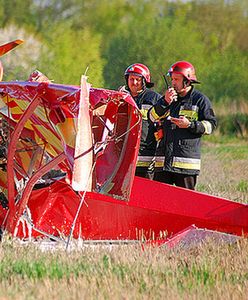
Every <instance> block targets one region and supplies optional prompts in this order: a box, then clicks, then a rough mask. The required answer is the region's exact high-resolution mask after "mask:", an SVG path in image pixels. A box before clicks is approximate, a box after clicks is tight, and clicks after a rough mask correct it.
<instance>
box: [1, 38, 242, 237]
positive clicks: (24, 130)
mask: <svg viewBox="0 0 248 300" xmlns="http://www.w3.org/2000/svg"><path fill="white" fill-rule="evenodd" d="M11 43H12V44H11ZM11 43H8V44H6V45H8V47H7V46H6V45H3V46H1V47H0V55H3V54H5V53H6V52H8V51H9V50H11V49H12V48H14V47H15V46H17V45H19V44H21V41H19V40H18V41H14V42H11ZM6 47H7V48H6ZM1 70H2V68H1ZM42 76H43V77H42ZM39 79H40V80H39ZM0 116H1V127H0V133H1V137H0V203H1V205H0V224H1V228H2V230H6V231H7V232H9V233H10V234H12V235H13V236H17V237H19V238H28V237H30V236H32V237H44V236H49V237H61V236H64V237H65V236H70V235H71V236H72V237H73V238H79V237H80V238H82V239H84V240H140V239H145V240H150V239H151V240H165V239H166V238H167V239H168V238H171V237H173V238H175V237H176V236H177V234H179V233H180V234H181V233H182V231H184V230H187V232H188V228H190V226H192V225H194V226H196V227H197V228H201V229H204V230H211V231H214V232H221V233H227V234H231V235H238V236H242V235H247V233H248V207H247V205H245V204H241V203H236V202H233V201H229V200H227V199H222V198H219V197H214V196H210V195H207V194H203V193H199V192H195V191H190V190H186V189H183V188H178V187H174V186H169V185H166V184H162V183H159V182H155V181H151V180H148V179H144V178H139V177H136V176H135V166H136V161H137V155H138V148H139V142H140V133H141V115H140V112H139V110H138V108H137V106H136V104H135V102H134V100H133V99H132V97H131V96H130V95H129V94H127V93H125V92H119V91H113V90H107V89H99V88H93V87H91V86H90V85H89V84H88V83H87V78H86V77H85V76H82V79H81V85H80V86H69V85H63V84H54V83H52V82H50V81H49V80H48V79H47V78H46V77H44V75H43V74H41V73H39V72H36V73H34V74H33V76H31V77H30V79H29V80H27V81H14V82H3V81H1V82H0ZM194 228H195V227H194ZM194 230H195V229H194ZM174 240H175V239H174Z"/></svg>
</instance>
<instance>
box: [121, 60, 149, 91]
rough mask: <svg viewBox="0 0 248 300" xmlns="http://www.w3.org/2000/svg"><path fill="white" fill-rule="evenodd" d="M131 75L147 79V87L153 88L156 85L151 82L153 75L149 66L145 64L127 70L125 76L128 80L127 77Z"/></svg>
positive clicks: (135, 65) (133, 65)
mask: <svg viewBox="0 0 248 300" xmlns="http://www.w3.org/2000/svg"><path fill="white" fill-rule="evenodd" d="M130 74H134V75H136V76H142V77H143V78H144V79H145V84H146V87H148V88H151V87H153V86H154V83H152V82H151V75H150V71H149V69H148V68H147V66H145V65H143V64H132V65H131V66H129V67H128V68H127V69H126V71H125V74H124V75H125V77H126V78H127V76H129V75H130Z"/></svg>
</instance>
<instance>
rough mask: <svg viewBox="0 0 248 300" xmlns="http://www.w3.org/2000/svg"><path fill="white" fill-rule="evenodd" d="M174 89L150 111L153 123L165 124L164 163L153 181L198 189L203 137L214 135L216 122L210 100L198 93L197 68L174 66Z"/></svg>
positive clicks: (170, 72) (186, 64) (171, 69)
mask: <svg viewBox="0 0 248 300" xmlns="http://www.w3.org/2000/svg"><path fill="white" fill-rule="evenodd" d="M167 75H168V76H170V78H171V87H169V88H168V89H167V91H166V93H165V96H164V97H163V98H161V99H160V100H159V101H158V103H157V104H155V105H154V106H153V108H152V109H151V110H150V111H149V119H150V120H151V122H156V121H157V120H162V121H163V139H162V141H161V149H160V151H161V150H163V153H164V156H165V161H164V167H163V170H162V171H161V172H156V173H155V176H154V180H157V181H160V182H164V183H168V184H175V185H176V186H180V187H184V188H188V189H192V190H194V189H195V185H196V181H197V176H198V175H199V173H200V165H201V154H200V143H201V137H202V136H203V135H208V134H211V133H212V132H213V130H214V129H215V128H216V126H217V120H216V117H215V114H214V111H213V109H212V105H211V102H210V100H209V99H208V97H206V96H205V95H204V94H203V93H201V92H200V91H198V90H196V89H195V87H194V84H199V83H200V82H199V81H198V80H197V78H196V74H195V68H194V66H193V65H192V64H191V63H189V62H187V61H178V62H176V63H174V64H173V65H172V66H171V67H170V69H169V71H168V74H167Z"/></svg>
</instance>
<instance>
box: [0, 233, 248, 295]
mask: <svg viewBox="0 0 248 300" xmlns="http://www.w3.org/2000/svg"><path fill="white" fill-rule="evenodd" d="M4 244H5V243H3V244H2V246H1V249H0V250H1V268H0V297H2V298H5V299H46V298H47V299H245V298H244V297H245V295H246V292H247V288H248V271H247V270H248V259H247V251H248V241H247V240H246V239H241V240H240V241H237V242H236V243H234V244H222V243H216V242H214V241H213V240H211V239H209V240H207V241H205V242H203V243H202V244H200V245H198V246H197V247H191V248H188V249H184V248H181V249H180V248H178V249H177V248H175V249H173V250H168V249H166V248H164V247H161V248H150V247H147V248H145V249H144V250H142V248H141V246H140V245H139V244H138V245H129V246H127V247H126V246H124V247H123V246H116V248H114V249H113V248H112V249H110V248H106V247H97V248H90V247H88V248H81V249H77V250H75V251H72V252H69V253H67V252H65V251H64V250H57V251H52V252H48V253H47V252H42V251H41V250H39V248H37V247H35V246H31V245H29V246H28V247H27V246H20V245H19V244H18V243H17V242H14V241H13V242H12V244H11V245H10V244H9V245H8V246H6V245H4ZM49 293H50V294H49ZM221 297H223V298H221ZM239 297H240V298H239ZM242 297H243V298H242Z"/></svg>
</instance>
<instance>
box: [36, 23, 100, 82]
mask: <svg viewBox="0 0 248 300" xmlns="http://www.w3.org/2000/svg"><path fill="white" fill-rule="evenodd" d="M47 37H48V43H47V47H48V49H49V50H48V51H49V52H48V53H46V54H45V55H44V56H43V57H41V60H40V66H41V67H40V68H41V70H45V72H46V75H48V77H49V78H51V79H53V80H54V81H55V82H58V83H64V84H74V85H78V84H79V83H80V77H81V75H82V74H84V73H85V72H86V70H87V69H88V71H87V76H88V77H89V81H90V82H91V83H92V84H93V85H94V86H95V87H97V86H99V87H102V86H103V85H104V80H103V77H102V68H103V66H104V60H103V59H102V58H101V56H100V37H99V35H96V34H95V35H93V34H92V33H91V31H90V29H89V28H85V29H83V30H80V31H74V30H72V29H71V28H69V27H68V26H59V27H58V28H56V29H53V30H52V31H50V32H49V33H47Z"/></svg>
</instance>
